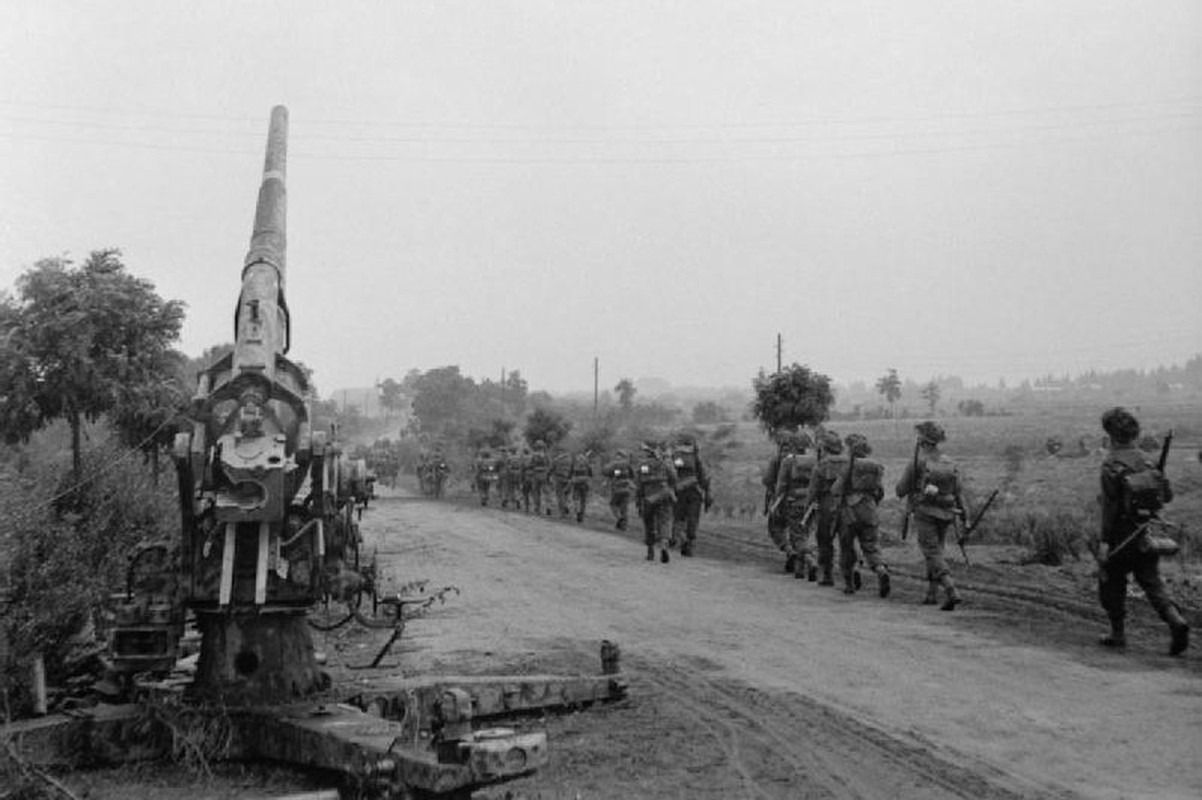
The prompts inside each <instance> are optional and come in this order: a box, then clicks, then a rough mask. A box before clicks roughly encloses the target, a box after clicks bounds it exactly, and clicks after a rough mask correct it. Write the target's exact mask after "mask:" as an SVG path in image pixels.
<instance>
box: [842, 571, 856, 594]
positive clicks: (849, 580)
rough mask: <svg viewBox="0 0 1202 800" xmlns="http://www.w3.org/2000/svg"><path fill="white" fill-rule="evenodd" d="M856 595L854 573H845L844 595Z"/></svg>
mask: <svg viewBox="0 0 1202 800" xmlns="http://www.w3.org/2000/svg"><path fill="white" fill-rule="evenodd" d="M855 593H856V580H855V578H853V577H852V573H850V572H845V573H843V594H855Z"/></svg>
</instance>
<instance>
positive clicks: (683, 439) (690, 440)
mask: <svg viewBox="0 0 1202 800" xmlns="http://www.w3.org/2000/svg"><path fill="white" fill-rule="evenodd" d="M672 441H673V442H675V443H676V444H683V445H693V444H697V437H696V436H694V435H693V434H691V433H689V432H688V431H679V432H678V433H677V434H676V435H675V436H673V437H672Z"/></svg>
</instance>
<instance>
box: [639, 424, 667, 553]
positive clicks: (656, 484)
mask: <svg viewBox="0 0 1202 800" xmlns="http://www.w3.org/2000/svg"><path fill="white" fill-rule="evenodd" d="M634 480H635V505H636V507H637V508H638V510H639V516H640V517H642V519H643V543H644V544H646V545H647V560H648V561H651V560H652V559H653V558H655V548H656V546H657V545H658V546H659V548H660V551H659V558H660V561H662V562H664V563H665V564H667V563H668V561H669V560H670V559H669V556H668V534H669V531H670V530H671V529H672V505H673V503H675V502H676V469H675V468H674V467H673V466H672V464H671V462H669V461H667V460H665V459H663V458H661V457H660V455H659V453H658V452H656V449H655V448H654V447H653V446H651V445H650V444H646V443H645V444H644V445H643V446H642V448H641V449H640V450H639V452H638V454H636V456H635V458H634Z"/></svg>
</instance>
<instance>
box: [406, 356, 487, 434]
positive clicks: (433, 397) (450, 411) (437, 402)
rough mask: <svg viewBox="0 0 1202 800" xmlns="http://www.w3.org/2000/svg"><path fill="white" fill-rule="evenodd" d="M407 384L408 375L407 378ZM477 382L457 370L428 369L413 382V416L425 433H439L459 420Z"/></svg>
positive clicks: (451, 367)
mask: <svg viewBox="0 0 1202 800" xmlns="http://www.w3.org/2000/svg"><path fill="white" fill-rule="evenodd" d="M406 381H408V376H406ZM475 388H476V382H475V381H473V380H472V379H471V378H468V377H466V376H464V375H461V374H460V373H459V367H457V366H449V367H438V368H437V369H431V370H427V371H426V372H424V373H422V374H420V375H419V376H418V377H416V378H415V379H414V380H413V389H414V394H413V414H414V416H415V417H417V419H418V421H419V422H420V423H421V428H422V430H423V431H426V432H427V433H438V432H441V431H443V430H444V429H445V428H447V426H448V424H449V423H451V422H454V421H457V420H461V419H462V418H463V416H464V411H465V409H466V407H467V406H468V403H469V402H470V398H471V395H472V393H473V392H474V391H475Z"/></svg>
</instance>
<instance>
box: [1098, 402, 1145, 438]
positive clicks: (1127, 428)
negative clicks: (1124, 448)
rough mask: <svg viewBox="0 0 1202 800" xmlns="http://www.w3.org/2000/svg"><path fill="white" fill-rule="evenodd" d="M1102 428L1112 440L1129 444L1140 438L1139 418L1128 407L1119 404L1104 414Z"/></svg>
mask: <svg viewBox="0 0 1202 800" xmlns="http://www.w3.org/2000/svg"><path fill="white" fill-rule="evenodd" d="M1102 430H1104V431H1106V433H1107V434H1109V435H1110V439H1111V441H1115V442H1119V443H1120V444H1127V443H1128V442H1134V441H1135V440H1136V439H1138V438H1139V420H1137V419H1136V418H1135V415H1134V414H1132V413H1131V412H1130V411H1128V410H1127V409H1125V408H1123V407H1122V406H1117V407H1115V408H1112V409H1110V410H1109V411H1107V412H1106V413H1105V414H1103V415H1102Z"/></svg>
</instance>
